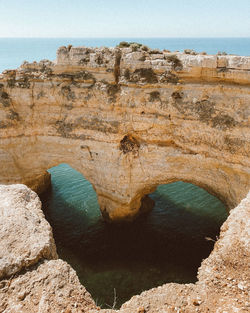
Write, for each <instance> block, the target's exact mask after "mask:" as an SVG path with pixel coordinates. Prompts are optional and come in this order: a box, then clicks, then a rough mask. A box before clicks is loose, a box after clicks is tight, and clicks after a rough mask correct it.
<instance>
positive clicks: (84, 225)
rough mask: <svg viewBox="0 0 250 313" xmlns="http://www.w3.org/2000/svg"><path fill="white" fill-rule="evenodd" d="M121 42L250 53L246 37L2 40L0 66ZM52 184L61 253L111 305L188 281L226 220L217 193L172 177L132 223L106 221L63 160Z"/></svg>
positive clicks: (49, 205) (50, 208) (51, 217)
mask: <svg viewBox="0 0 250 313" xmlns="http://www.w3.org/2000/svg"><path fill="white" fill-rule="evenodd" d="M122 40H128V41H137V42H141V43H143V44H146V45H148V46H150V47H151V48H159V49H169V50H172V51H174V50H180V51H182V50H184V49H186V48H191V49H194V50H196V51H207V52H208V53H217V51H219V50H220V51H226V52H228V53H234V54H239V55H250V39H249V38H233V39H232V38H231V39H230V38H216V39H214V38H209V39H205V38H199V39H194V38H188V39H187V38H186V39H181V38H155V39H152V38H151V39H150V38H147V39H145V38H144V39H142V38H141V39H140V38H137V39H135V38H132V39H131V38H116V39H114V38H113V39H108V38H105V39H77V38H75V39H72V38H71V39H70V38H56V39H3V38H0V72H1V71H3V70H4V69H7V68H16V67H18V66H19V65H20V64H21V63H22V62H23V61H24V60H27V61H34V60H37V61H39V60H41V59H51V60H53V59H55V57H56V50H57V48H58V47H59V46H61V45H68V44H72V45H75V46H79V45H86V46H115V45H117V44H118V43H119V42H120V41H122ZM49 171H50V172H51V174H52V188H51V190H50V191H48V192H47V193H46V194H44V195H43V197H42V202H43V208H44V212H45V215H46V218H47V219H48V221H49V222H50V224H51V226H52V228H53V233H54V237H55V240H56V245H57V248H58V253H59V256H60V257H61V258H62V259H64V260H66V261H68V262H69V263H70V264H71V265H72V266H73V268H74V269H75V270H76V271H77V274H78V276H79V278H80V281H81V282H82V284H83V285H84V286H85V287H86V288H87V289H88V291H90V292H91V294H92V296H93V298H94V300H95V301H96V302H97V304H99V305H102V307H108V306H112V305H113V302H114V294H115V295H116V297H117V307H119V305H121V304H122V303H123V302H124V301H126V300H128V299H129V298H130V297H131V296H133V295H134V294H138V293H140V292H141V291H143V290H145V289H149V288H152V287H155V286H158V285H161V284H163V283H166V282H180V283H186V282H194V281H196V273H197V268H198V267H199V265H200V263H201V261H202V259H204V258H206V257H207V256H208V255H209V253H210V252H211V249H212V248H213V244H214V242H213V241H211V240H209V241H208V240H206V239H205V237H211V238H212V239H214V240H215V239H216V236H218V234H219V228H220V226H221V224H222V223H223V221H224V220H225V219H226V216H227V214H226V210H225V208H224V206H223V205H222V203H221V202H220V201H218V199H216V198H214V197H212V196H211V195H209V194H208V193H206V192H205V191H204V190H202V189H200V188H198V187H196V186H193V185H191V184H186V183H183V182H177V183H173V184H170V185H162V186H159V187H158V188H157V190H156V191H155V192H154V193H153V194H152V195H150V196H151V197H152V198H153V199H154V201H155V208H154V209H153V210H152V212H150V213H149V214H148V215H145V216H143V217H140V218H138V219H137V220H136V221H135V222H134V223H131V224H124V225H110V224H106V223H105V222H104V221H103V220H102V217H101V214H100V211H99V206H98V203H97V199H96V194H95V192H94V190H93V188H92V186H91V184H90V183H89V182H88V181H86V180H85V179H84V177H83V176H82V175H81V174H80V173H78V172H76V171H74V170H73V169H71V168H70V167H69V166H67V165H65V164H62V165H59V166H58V167H55V168H52V169H50V170H49Z"/></svg>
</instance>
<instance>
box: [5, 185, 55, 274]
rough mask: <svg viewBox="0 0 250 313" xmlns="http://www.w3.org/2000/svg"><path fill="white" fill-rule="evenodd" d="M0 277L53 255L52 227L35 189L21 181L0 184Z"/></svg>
mask: <svg viewBox="0 0 250 313" xmlns="http://www.w3.org/2000/svg"><path fill="white" fill-rule="evenodd" d="M0 238H1V249H0V278H4V277H9V276H11V275H13V274H16V273H17V272H19V271H21V270H23V269H25V268H27V267H29V266H30V265H33V264H36V263H37V262H38V261H40V260H41V259H56V258H57V253H56V246H55V242H54V239H53V235H52V229H51V227H50V225H49V223H48V222H47V221H46V219H45V218H44V215H43V212H42V210H41V202H40V200H39V198H38V196H37V195H36V193H35V192H33V191H31V190H30V189H29V188H28V187H26V186H24V185H12V186H0Z"/></svg>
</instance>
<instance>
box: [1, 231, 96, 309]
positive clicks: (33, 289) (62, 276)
mask: <svg viewBox="0 0 250 313" xmlns="http://www.w3.org/2000/svg"><path fill="white" fill-rule="evenodd" d="M33 236H35V233H34V234H33ZM23 245H24V243H23ZM94 308H95V309H96V308H97V307H96V305H95V303H94V301H93V299H92V298H91V296H90V294H89V293H88V292H87V291H86V289H85V288H84V287H83V286H82V285H81V284H80V282H79V280H78V278H77V276H76V273H75V271H74V270H73V269H72V268H71V267H70V266H69V265H68V264H67V263H66V262H64V261H62V260H51V261H44V262H43V263H38V264H37V265H36V266H33V267H32V268H30V270H29V271H26V272H24V273H20V274H19V276H14V277H12V278H11V279H10V280H1V281H0V311H1V312H6V313H7V312H11V313H34V312H38V313H45V312H46V313H56V312H64V313H66V312H67V313H69V312H72V313H78V312H86V313H89V312H90V310H91V309H94Z"/></svg>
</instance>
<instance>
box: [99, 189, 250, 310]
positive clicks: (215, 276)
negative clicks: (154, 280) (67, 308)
mask: <svg viewBox="0 0 250 313" xmlns="http://www.w3.org/2000/svg"><path fill="white" fill-rule="evenodd" d="M249 230H250V193H249V194H248V196H247V198H246V199H244V200H243V201H242V202H241V203H240V204H239V206H238V207H237V208H235V209H233V210H232V211H231V214H230V216H229V217H228V219H227V221H226V222H225V223H224V224H223V226H222V227H221V233H220V238H219V240H218V241H217V242H216V244H215V246H214V249H213V251H212V253H211V254H210V256H209V257H208V258H207V259H206V260H204V261H203V262H202V264H201V267H200V268H199V272H198V282H197V283H196V284H173V283H172V284H166V285H163V286H161V287H158V288H153V289H151V290H148V291H145V292H143V293H142V294H141V295H139V296H134V297H132V298H131V300H129V301H128V302H126V303H125V304H123V306H122V307H121V309H120V310H119V313H131V312H140V313H146V312H147V313H155V312H158V313H168V312H169V313H170V312H180V313H192V312H200V313H208V312H216V313H222V312H228V313H231V312H240V313H241V312H242V313H243V312H248V311H249V306H250V302H249V297H248V294H249V290H250V277H249V261H250V231H249ZM104 312H105V311H104Z"/></svg>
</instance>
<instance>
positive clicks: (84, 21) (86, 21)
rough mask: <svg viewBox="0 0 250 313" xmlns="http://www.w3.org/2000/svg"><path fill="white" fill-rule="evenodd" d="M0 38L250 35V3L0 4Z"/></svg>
mask: <svg viewBox="0 0 250 313" xmlns="http://www.w3.org/2000/svg"><path fill="white" fill-rule="evenodd" d="M0 37H250V0H0Z"/></svg>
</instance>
